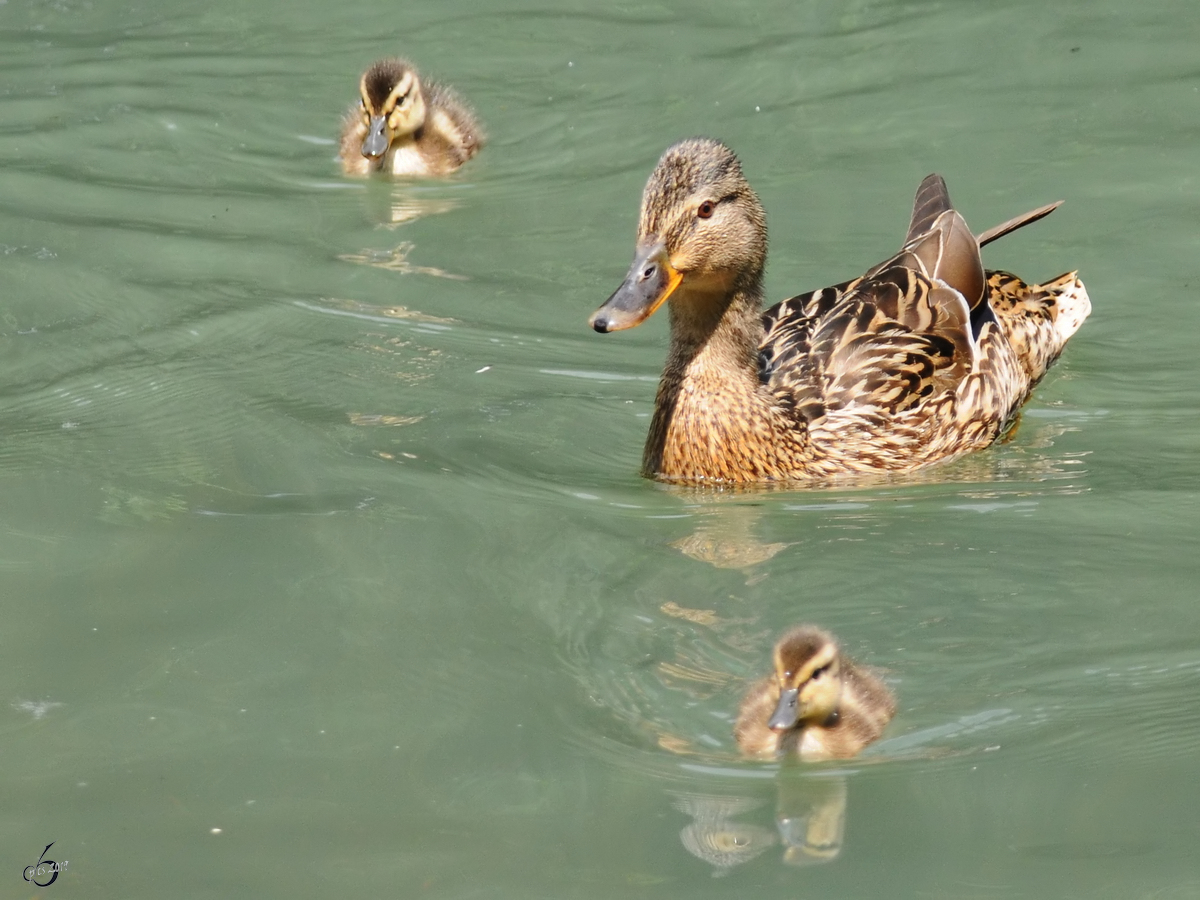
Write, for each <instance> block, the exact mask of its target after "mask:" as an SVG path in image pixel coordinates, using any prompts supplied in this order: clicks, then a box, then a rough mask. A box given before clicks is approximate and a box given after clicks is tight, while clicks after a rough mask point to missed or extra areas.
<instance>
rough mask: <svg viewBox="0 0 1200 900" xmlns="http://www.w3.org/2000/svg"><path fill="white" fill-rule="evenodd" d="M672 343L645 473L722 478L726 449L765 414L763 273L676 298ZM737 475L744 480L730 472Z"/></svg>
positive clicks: (644, 461) (672, 302)
mask: <svg viewBox="0 0 1200 900" xmlns="http://www.w3.org/2000/svg"><path fill="white" fill-rule="evenodd" d="M669 304H670V318H671V346H670V350H669V351H668V354H667V364H666V368H665V369H664V370H663V376H662V381H661V382H659V386H658V396H657V398H656V399H655V408H654V419H653V421H652V422H651V425H650V434H649V436H648V437H647V439H646V448H645V452H644V454H643V457H642V470H643V472H644V473H645V474H646V475H648V476H655V475H657V476H663V477H667V478H714V479H719V478H724V477H728V476H727V475H725V474H722V471H721V469H722V466H723V465H724V463H723V462H722V459H723V457H724V451H725V450H726V449H727V448H728V447H729V446H730V445H731V444H736V443H738V441H739V437H740V436H741V434H742V433H744V432H745V431H746V430H748V429H749V428H751V427H753V421H754V420H755V419H756V418H758V417H759V416H761V415H763V414H765V408H764V407H765V406H766V405H768V399H767V397H766V396H765V394H764V393H763V391H762V386H761V384H760V382H759V378H758V346H759V343H760V342H761V340H762V336H763V325H762V276H761V274H759V275H757V276H755V277H753V278H750V279H746V280H745V281H744V283H742V284H740V285H733V286H732V287H726V288H725V289H724V290H721V289H714V290H711V291H708V292H704V291H698V290H695V289H693V290H692V291H690V292H689V293H687V294H686V295H683V296H677V297H672V298H671V300H670V301H669ZM732 480H741V479H737V478H733V479H732Z"/></svg>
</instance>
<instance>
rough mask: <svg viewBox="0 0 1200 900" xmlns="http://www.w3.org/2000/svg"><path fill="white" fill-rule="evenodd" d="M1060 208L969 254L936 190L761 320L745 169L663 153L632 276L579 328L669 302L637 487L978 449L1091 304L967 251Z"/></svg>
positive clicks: (635, 321) (758, 478)
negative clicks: (899, 229) (851, 263)
mask: <svg viewBox="0 0 1200 900" xmlns="http://www.w3.org/2000/svg"><path fill="white" fill-rule="evenodd" d="M1057 205H1058V204H1051V205H1049V206H1044V207H1041V208H1040V209H1037V210H1034V211H1032V212H1030V213H1026V214H1025V215H1023V216H1018V217H1016V218H1015V219H1012V220H1010V221H1008V222H1005V223H1004V224H1003V225H999V226H997V227H996V228H992V229H989V230H988V231H987V232H984V233H983V234H981V235H980V236H979V237H978V238H976V237H974V236H973V235H972V234H971V232H970V231H969V230H968V229H967V225H966V222H964V221H963V218H962V216H960V215H959V214H958V213H957V212H956V211H955V210H954V207H953V206H951V204H950V196H949V194H948V193H947V191H946V184H945V182H944V181H943V180H942V179H941V177H940V176H938V175H930V176H929V177H928V178H926V179H925V180H924V181H923V182H922V183H921V186H920V188H919V189H918V190H917V197H916V202H915V204H914V206H913V215H912V221H911V223H910V225H909V228H908V234H907V236H906V237H905V240H904V246H903V247H902V248H901V250H900V252H899V253H897V254H896V255H895V256H893V257H891V258H890V259H888V260H886V261H885V262H882V263H880V264H879V265H877V266H874V267H872V268H871V269H869V270H868V271H867V272H866V274H865V275H862V276H861V277H859V278H856V279H854V280H852V281H847V282H843V283H842V284H839V285H836V286H834V287H830V288H825V289H823V290H819V291H813V292H812V293H809V294H802V295H800V296H798V297H793V298H791V299H790V300H785V301H783V302H782V303H780V304H778V305H777V306H774V307H772V308H771V309H769V310H767V311H766V313H765V314H764V313H763V312H762V276H763V267H764V265H765V263H766V257H767V228H766V220H765V217H764V214H763V208H762V205H761V204H760V203H759V200H758V197H757V196H756V195H755V193H754V191H753V190H752V189H751V187H750V185H749V183H747V181H746V179H745V177H744V176H743V175H742V168H741V164H740V163H739V162H738V159H737V157H736V156H735V155H734V154H733V152H732V151H731V150H730V149H729V148H728V147H726V146H725V145H724V144H721V143H720V142H718V141H714V140H709V139H706V138H694V139H691V140H686V141H681V142H680V143H678V144H675V145H674V146H673V147H670V148H669V149H668V150H667V152H666V153H664V154H663V157H662V159H660V160H659V163H658V166H657V168H655V170H654V173H653V174H652V175H651V176H650V180H649V181H648V182H647V184H646V189H645V191H644V193H643V194H642V208H641V217H640V219H639V222H638V237H637V253H636V255H635V258H634V262H633V266H632V268H631V269H630V270H629V274H628V276H627V277H626V279H625V282H624V283H623V284H622V285H621V286H620V287H619V288H618V289H617V291H616V293H614V294H613V295H612V296H611V297H609V299H608V301H607V302H606V303H605V304H604V305H603V306H601V307H600V308H599V309H598V310H597V311H596V312H595V313H594V314H593V315H592V318H591V325H592V327H593V328H595V329H596V330H597V331H599V332H609V331H618V330H620V329H623V328H632V327H634V326H635V325H639V324H641V323H642V322H643V321H645V320H646V318H648V317H649V316H650V315H651V314H652V313H653V312H654V311H655V310H656V309H658V307H659V306H661V305H662V303H663V302H664V301H667V300H669V301H670V305H669V309H670V318H671V345H670V350H669V352H668V354H667V364H666V368H665V370H664V372H663V376H662V381H661V382H660V383H659V387H658V396H657V399H656V401H655V410H654V418H653V420H652V422H651V425H650V434H649V436H648V438H647V440H646V448H645V452H644V455H643V457H642V471H643V474H645V475H647V476H649V477H655V478H660V479H663V480H668V481H687V482H698V481H716V482H742V483H745V482H766V481H806V480H811V479H818V478H831V477H837V476H856V475H868V474H872V473H888V472H907V471H911V470H913V469H916V468H919V467H920V466H925V465H928V464H930V463H933V462H937V461H939V460H946V459H952V458H954V457H956V456H959V455H960V454H963V453H966V452H967V451H970V450H977V449H980V448H982V447H986V446H987V445H989V444H990V443H992V442H993V441H994V440H995V439H996V438H997V437H998V436H999V435H1000V434H1001V433H1003V431H1004V428H1005V426H1006V425H1007V424H1008V423H1009V422H1010V420H1011V419H1012V418H1013V417H1014V415H1015V414H1016V412H1017V410H1018V409H1019V408H1020V406H1021V404H1022V403H1024V401H1025V399H1026V397H1028V395H1029V392H1030V391H1031V390H1032V388H1033V386H1034V385H1035V384H1036V383H1037V382H1038V380H1039V379H1040V378H1041V377H1042V376H1043V375H1044V374H1045V372H1046V369H1047V368H1048V367H1049V365H1050V364H1051V363H1052V362H1053V361H1054V360H1055V358H1056V357H1057V356H1058V354H1059V353H1060V352H1061V351H1062V348H1063V345H1064V344H1065V343H1066V341H1067V339H1068V338H1069V337H1070V336H1071V335H1072V334H1074V333H1075V330H1076V329H1077V328H1079V326H1080V325H1081V324H1082V323H1083V320H1084V319H1085V318H1087V315H1088V313H1089V312H1090V310H1091V304H1090V302H1089V301H1088V296H1087V292H1086V291H1085V290H1084V287H1083V284H1082V283H1081V282H1080V281H1079V279H1078V278H1077V277H1076V276H1075V273H1074V272H1071V273H1068V274H1066V275H1061V276H1059V277H1058V278H1055V279H1053V280H1051V281H1049V282H1047V283H1046V284H1041V285H1038V284H1026V283H1025V282H1023V281H1021V280H1020V279H1019V278H1017V277H1016V276H1015V275H1010V274H1008V273H1007V272H984V269H983V265H982V263H981V261H980V257H979V248H980V247H981V246H982V245H984V244H986V243H989V242H990V241H993V240H995V239H996V238H998V237H1001V236H1003V235H1005V234H1007V233H1008V232H1010V231H1013V230H1014V229H1016V228H1019V227H1021V226H1022V225H1025V224H1028V223H1029V222H1032V221H1035V220H1036V219H1039V218H1041V217H1042V216H1044V215H1046V214H1048V213H1049V212H1051V211H1052V210H1053V209H1054V208H1055V207H1056V206H1057Z"/></svg>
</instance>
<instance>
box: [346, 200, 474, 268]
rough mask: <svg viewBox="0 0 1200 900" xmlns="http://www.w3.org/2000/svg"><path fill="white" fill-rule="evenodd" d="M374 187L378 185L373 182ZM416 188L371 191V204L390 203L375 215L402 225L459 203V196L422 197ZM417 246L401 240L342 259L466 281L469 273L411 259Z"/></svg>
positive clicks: (384, 225)
mask: <svg viewBox="0 0 1200 900" xmlns="http://www.w3.org/2000/svg"><path fill="white" fill-rule="evenodd" d="M372 187H374V185H372ZM415 190H416V189H415V188H413V187H411V186H406V185H393V186H392V190H391V191H390V192H389V193H387V194H383V193H381V192H376V191H369V192H368V194H367V196H368V204H369V205H371V206H376V204H386V205H385V206H383V207H382V208H375V209H373V210H372V218H373V219H375V220H376V221H377V222H378V223H379V227H381V228H388V229H393V228H399V227H400V226H401V225H408V224H410V223H412V222H416V221H417V220H419V219H424V218H427V217H428V216H437V215H441V214H442V213H447V212H450V211H451V210H453V209H456V208H457V207H458V205H459V202H458V201H457V200H453V199H449V198H444V197H421V196H417V194H416V193H415ZM415 246H416V244H414V243H413V242H412V241H401V242H400V243H399V244H397V245H396V246H395V247H392V248H389V249H386V250H374V249H366V250H362V251H360V252H359V253H341V254H339V255H338V259H340V260H342V261H343V262H353V263H360V264H362V265H364V266H373V267H374V268H377V269H386V270H387V271H389V272H397V273H399V274H401V275H432V276H433V277H435V278H450V279H453V280H455V281H466V280H467V277H466V276H465V275H455V274H453V273H452V272H446V271H445V270H443V269H439V268H436V267H434V266H419V265H416V264H414V263H412V262H410V261H409V255H410V254H411V253H412V251H413V248H414V247H415Z"/></svg>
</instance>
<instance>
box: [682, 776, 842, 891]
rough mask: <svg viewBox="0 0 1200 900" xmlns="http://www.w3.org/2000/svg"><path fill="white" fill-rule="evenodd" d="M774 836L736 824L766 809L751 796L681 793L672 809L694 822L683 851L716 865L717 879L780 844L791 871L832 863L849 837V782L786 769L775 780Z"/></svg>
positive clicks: (684, 834)
mask: <svg viewBox="0 0 1200 900" xmlns="http://www.w3.org/2000/svg"><path fill="white" fill-rule="evenodd" d="M775 786H776V791H777V795H776V796H777V802H776V806H775V831H774V832H772V831H771V830H770V829H769V828H765V827H763V826H761V825H754V824H750V823H747V822H739V821H735V820H734V816H739V815H742V814H743V813H748V812H751V811H753V810H755V809H758V808H759V807H761V806H762V805H763V803H762V801H761V800H754V799H751V798H748V797H736V796H717V795H710V794H694V793H687V794H679V795H677V796H676V799H675V801H674V803H673V806H674V807H675V808H676V809H678V810H679V811H680V812H683V813H686V814H687V815H689V816H691V817H692V821H691V823H690V824H688V825H687V826H685V827H684V828H683V830H682V831H680V832H679V839H680V841H682V842H683V846H684V849H686V850H687V852H688V853H690V854H692V856H695V857H697V858H699V859H702V860H704V861H705V862H707V863H708V864H709V865H711V866H713V868H714V870H715V871H714V872H713V875H714V876H721V875H725V874H727V873H728V872H729V871H730V870H731V869H732V868H734V867H735V866H740V865H743V864H744V863H748V862H749V861H750V860H752V859H754V858H755V857H756V856H758V855H759V854H761V853H762V852H763V851H765V850H766V849H767V848H769V847H771V846H773V845H774V844H776V843H780V844H782V845H783V861H784V862H785V863H787V864H788V865H792V866H809V865H817V864H820V863H826V862H831V861H832V860H834V859H836V858H837V856H838V854H839V853H841V850H842V840H843V837H844V835H845V833H846V794H847V788H846V779H845V777H844V776H842V775H811V774H801V773H800V772H799V771H797V770H795V769H789V768H785V769H783V770H782V771H781V772H780V773H779V776H778V778H777V779H776V781H775Z"/></svg>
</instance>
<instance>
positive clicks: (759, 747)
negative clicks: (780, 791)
mask: <svg viewBox="0 0 1200 900" xmlns="http://www.w3.org/2000/svg"><path fill="white" fill-rule="evenodd" d="M773 656H774V664H775V665H774V669H775V670H774V672H773V673H772V674H770V675H768V676H767V677H766V678H764V679H762V680H761V681H758V682H756V683H755V684H754V685H753V686H752V687H751V688H750V690H749V691H748V692H747V693H746V696H745V698H743V700H742V705H741V707H740V709H739V711H738V718H737V724H736V725H735V726H734V736H735V737H736V738H737V743H738V747H740V748H741V751H742V752H743V753H745V754H746V755H748V756H759V757H766V758H774V757H776V756H779V755H781V754H782V755H790V754H795V755H797V756H799V757H800V758H801V759H804V760H811V761H815V760H821V759H847V758H849V757H851V756H856V755H858V753H859V751H861V750H862V749H863V747H865V746H866V745H867V744H869V743H871V742H872V741H874V740H875V739H876V738H878V737H879V735H881V734H882V733H883V729H884V727H885V726H886V725H887V723H888V722H890V721H891V718H892V716H893V715H894V714H895V712H896V701H895V699H894V698H893V697H892V692H891V691H889V690H888V688H887V686H886V685H885V684H884V683H883V682H882V681H880V680H879V679H878V678H877V677H876V676H875V675H874V674H872V673H871V671H870V670H868V669H865V668H862V667H859V666H857V665H855V664H854V663H853V662H852V661H851V660H849V659H847V658H846V657H844V656H842V655H841V652H840V651H839V649H838V645H837V642H836V641H835V640H834V639H833V636H832V635H830V634H829V633H828V632H825V631H822V630H821V629H820V628H814V627H813V626H811V625H801V626H799V627H797V628H794V629H792V630H791V631H789V632H788V633H787V634H785V635H784V636H783V637H782V638H780V639H779V642H778V643H776V645H775V651H774V654H773Z"/></svg>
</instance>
